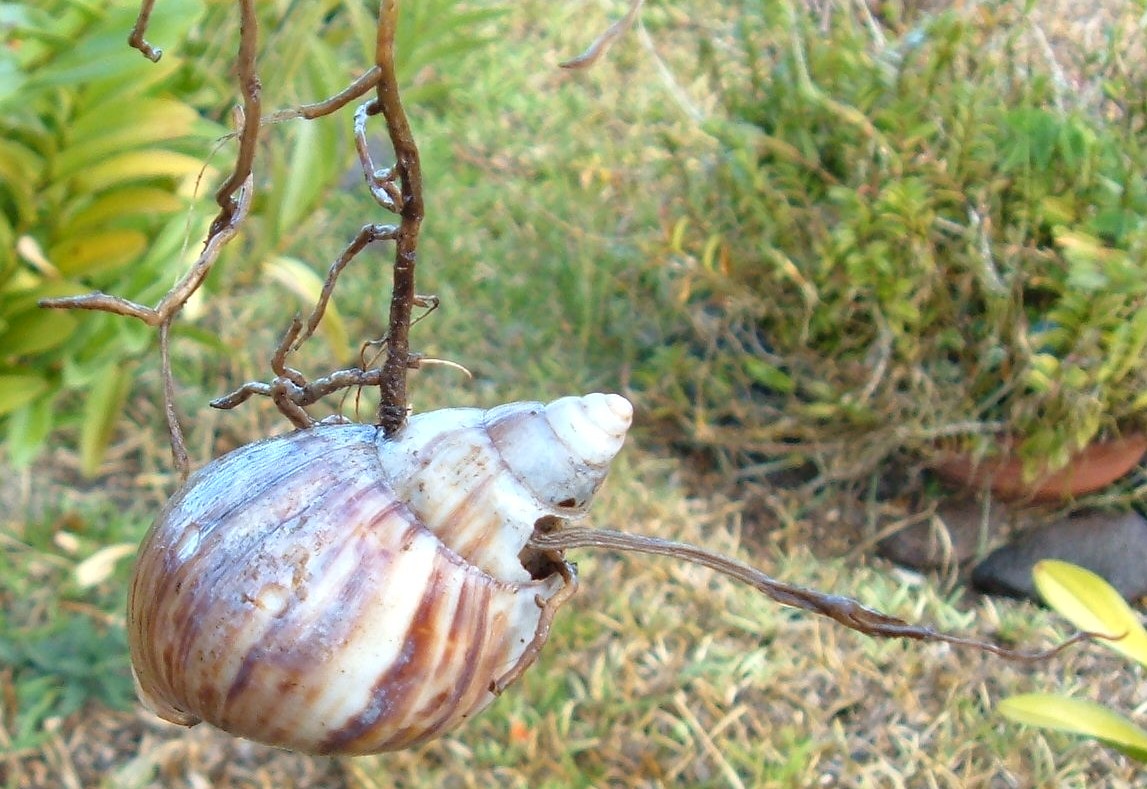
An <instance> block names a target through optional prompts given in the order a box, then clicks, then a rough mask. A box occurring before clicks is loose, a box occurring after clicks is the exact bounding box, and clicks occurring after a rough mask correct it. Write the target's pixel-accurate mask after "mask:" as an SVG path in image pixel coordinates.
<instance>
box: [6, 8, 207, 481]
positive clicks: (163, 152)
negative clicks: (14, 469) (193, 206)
mask: <svg viewBox="0 0 1147 789" xmlns="http://www.w3.org/2000/svg"><path fill="white" fill-rule="evenodd" d="M171 5H172V6H173V8H172V9H171V10H172V13H170V14H165V15H164V17H163V19H162V20H161V21H160V22H159V27H158V29H157V35H158V36H161V37H163V38H165V39H168V40H175V39H179V38H182V37H183V36H184V35H186V33H187V32H188V30H189V29H190V28H191V27H192V26H194V25H195V24H196V23H197V22H198V21H199V19H200V18H201V17H202V15H203V12H204V5H203V2H202V0H172V2H171ZM2 13H3V14H4V17H3V18H2V19H0V29H3V30H4V33H5V36H4V38H5V41H6V43H5V45H4V46H3V47H2V48H0V75H2V77H3V78H2V79H0V419H2V420H3V421H2V422H0V429H2V430H3V432H4V434H5V436H6V438H7V445H8V448H9V450H10V456H11V458H12V459H13V460H14V461H15V462H17V463H21V462H26V461H28V460H29V459H30V458H31V457H32V456H33V455H34V454H35V452H36V451H37V450H38V448H39V447H40V446H41V445H42V443H43V442H44V440H45V438H46V437H47V435H48V434H49V432H50V431H51V430H52V429H53V427H54V426H56V425H55V423H56V421H57V420H58V419H59V418H60V417H59V415H58V412H59V410H60V402H61V395H62V394H63V393H64V392H66V391H84V392H86V393H87V396H86V399H85V400H84V401H83V403H82V404H81V405H80V406H79V407H78V408H72V409H71V412H69V413H67V414H66V416H64V417H63V421H65V422H67V421H71V422H72V425H71V426H72V427H76V426H77V425H76V422H78V428H79V433H80V441H79V443H80V447H81V451H82V455H83V459H84V466H85V468H86V469H87V470H89V471H91V470H93V469H94V468H95V466H96V464H97V463H98V461H99V458H100V456H101V455H102V453H103V449H104V447H105V445H106V443H107V441H108V438H109V436H110V433H111V428H112V425H113V423H114V420H115V418H116V417H117V416H118V414H119V411H120V408H121V406H122V403H123V399H124V398H125V397H126V394H127V392H128V390H129V388H130V385H131V382H132V378H133V376H132V374H131V371H132V369H133V365H132V364H131V360H133V359H134V358H135V357H136V356H137V355H138V354H139V352H140V351H141V350H142V349H143V348H145V347H146V346H147V344H148V343H149V341H150V337H149V334H150V331H149V330H148V329H147V328H146V327H144V326H143V325H137V324H135V323H134V322H128V321H122V320H119V321H117V320H112V319H110V317H108V316H84V317H80V316H76V315H71V314H66V313H58V312H52V313H49V312H45V311H43V310H40V309H39V308H38V307H37V302H38V300H39V299H41V298H45V297H54V296H66V295H73V294H76V293H82V292H85V291H89V290H92V289H105V290H113V291H116V292H119V293H122V294H124V295H125V296H127V297H129V298H132V299H136V300H140V301H145V302H146V301H150V300H155V299H156V298H158V296H159V295H162V294H163V292H164V291H165V290H166V288H167V286H168V285H169V284H170V282H171V281H172V279H173V273H172V262H173V261H175V260H177V259H179V257H180V254H179V250H180V246H181V244H182V242H183V239H184V238H185V236H186V233H187V227H186V224H187V220H186V211H185V209H186V208H187V205H188V198H189V196H190V195H191V194H192V193H193V192H194V190H195V187H196V184H197V182H198V179H199V178H200V177H201V175H202V174H203V168H204V164H203V161H204V154H205V152H206V151H207V150H209V147H210V144H211V141H212V140H213V139H214V138H215V137H217V136H218V135H219V133H220V128H219V127H218V126H216V125H215V124H212V123H210V122H208V121H206V120H204V119H203V118H202V117H201V116H200V113H199V112H198V111H197V110H196V109H195V108H194V107H193V106H191V105H190V104H188V103H186V102H185V101H183V100H181V99H179V98H178V96H179V95H180V94H181V93H185V92H186V91H187V89H188V87H189V82H190V81H192V80H193V78H194V75H193V74H190V73H189V70H188V68H187V65H186V62H185V61H181V60H180V58H179V57H178V56H172V57H165V58H164V59H163V61H161V62H160V63H159V64H152V63H150V62H148V61H146V60H144V58H142V57H140V56H139V54H138V53H136V52H133V51H131V50H128V49H127V47H126V45H125V42H126V31H129V30H130V29H131V26H132V23H133V21H134V13H133V11H132V9H131V8H130V7H129V6H125V5H123V4H120V3H111V2H106V1H104V2H96V3H79V2H73V1H72V0H53V2H48V3H46V4H45V3H32V4H30V5H28V4H11V3H10V4H5V6H4V7H3V10H2Z"/></svg>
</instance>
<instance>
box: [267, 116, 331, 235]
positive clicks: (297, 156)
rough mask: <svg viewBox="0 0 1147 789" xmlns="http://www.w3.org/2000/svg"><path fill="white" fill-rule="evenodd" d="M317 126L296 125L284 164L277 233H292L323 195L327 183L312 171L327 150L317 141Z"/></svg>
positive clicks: (310, 124)
mask: <svg viewBox="0 0 1147 789" xmlns="http://www.w3.org/2000/svg"><path fill="white" fill-rule="evenodd" d="M318 138H319V126H318V124H316V123H304V124H301V125H296V129H295V138H294V141H293V144H292V147H291V158H290V162H289V164H288V165H287V173H286V176H287V177H286V179H285V180H286V186H285V188H284V189H283V190H282V192H281V193H280V194H281V199H280V204H279V210H278V211H277V212H276V213H277V214H278V223H277V224H278V232H279V235H286V234H288V233H290V232H291V229H292V228H294V227H295V226H296V225H297V224H298V223H299V220H301V219H302V218H303V216H304V215H305V214H307V213H308V212H309V211H311V210H312V209H313V208H314V205H315V202H316V201H317V200H318V198H319V197H320V196H321V195H322V194H323V191H324V189H325V188H326V182H325V180H324V179H323V178H321V177H317V176H318V174H317V173H316V172H315V171H316V170H317V169H318V167H319V165H320V163H321V161H322V158H323V157H324V156H326V155H328V153H327V152H326V151H324V150H323V147H322V146H321V145H320V144H319V139H318Z"/></svg>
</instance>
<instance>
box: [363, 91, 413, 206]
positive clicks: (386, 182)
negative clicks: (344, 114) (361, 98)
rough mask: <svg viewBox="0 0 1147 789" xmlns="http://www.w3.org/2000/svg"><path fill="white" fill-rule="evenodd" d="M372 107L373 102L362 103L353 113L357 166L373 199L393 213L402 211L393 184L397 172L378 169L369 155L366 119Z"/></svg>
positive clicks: (396, 190)
mask: <svg viewBox="0 0 1147 789" xmlns="http://www.w3.org/2000/svg"><path fill="white" fill-rule="evenodd" d="M373 107H374V103H373V102H369V101H368V102H367V103H366V104H363V105H362V106H361V107H359V108H358V110H356V111H355V114H354V147H355V150H356V151H357V152H358V162H359V166H360V167H361V168H362V174H363V177H364V178H365V179H366V186H367V188H368V189H369V190H370V195H371V197H373V198H374V199H375V201H376V202H377V203H378V204H379V205H380V206H382V207H383V208H385V209H386V210H387V211H391V212H393V213H395V214H397V213H400V212H401V211H402V192H401V191H400V189H399V187H398V186H397V185H395V183H394V182H395V179H396V178H397V177H398V173H397V172H395V169H394V168H392V167H387V168H383V169H378V168H376V167H375V166H374V159H373V158H372V157H371V155H370V144H369V143H368V141H367V139H366V119H367V118H368V117H369V116H370V113H371V112H372V110H373Z"/></svg>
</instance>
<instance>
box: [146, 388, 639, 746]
mask: <svg viewBox="0 0 1147 789" xmlns="http://www.w3.org/2000/svg"><path fill="white" fill-rule="evenodd" d="M632 415H633V410H632V407H631V406H630V404H629V402H628V401H626V400H625V398H623V397H620V396H619V395H603V394H592V395H587V396H585V397H566V398H562V399H559V400H555V401H554V402H552V403H550V404H548V405H543V404H541V403H511V404H508V405H504V406H499V407H497V408H493V409H490V410H489V411H482V410H480V409H472V408H458V409H446V410H442V411H432V412H429V413H425V414H419V415H416V416H413V417H411V418H410V419H409V420H408V422H407V424H406V426H405V427H404V428H403V429H402V430H400V431H398V432H397V433H396V434H395V435H394V436H393V437H391V438H385V437H384V436H383V435H382V432H381V430H379V429H378V428H376V427H374V426H371V425H318V426H315V427H313V428H310V429H306V430H300V431H297V432H295V433H291V434H289V435H286V436H280V437H277V438H272V439H268V440H266V441H261V442H258V443H255V444H250V445H247V446H245V447H241V448H240V449H238V450H235V451H234V452H231V453H229V454H227V455H224V456H223V457H221V458H219V459H217V460H215V461H214V462H212V463H210V464H209V465H207V466H205V467H204V468H203V469H201V470H200V471H199V472H198V473H196V474H195V475H193V476H192V477H191V478H190V479H189V480H188V482H187V484H186V485H185V486H184V488H183V489H182V490H180V491H179V492H178V493H177V494H176V495H175V496H174V497H173V498H172V499H171V501H170V502H169V503H168V505H167V507H166V508H165V509H164V511H163V513H162V514H161V515H160V517H159V520H158V521H157V522H156V523H155V525H153V526H152V528H151V530H150V531H149V532H148V534H147V536H146V537H145V538H144V541H143V543H142V545H141V546H140V552H139V558H138V560H137V563H136V568H135V575H134V578H133V580H132V587H131V594H130V599H129V603H128V635H129V642H130V646H131V654H132V666H133V671H134V674H135V676H136V680H137V687H138V690H139V695H140V697H141V699H142V700H143V701H144V703H145V705H146V706H148V707H150V708H151V709H152V710H153V711H155V712H156V713H157V714H159V715H160V716H161V717H163V718H166V719H167V720H170V721H173V722H176V723H181V724H184V725H191V724H193V723H195V722H198V721H199V720H205V721H208V722H209V723H212V724H214V725H216V726H218V727H219V728H222V729H224V730H226V731H228V732H231V733H233V734H236V735H239V736H242V737H247V738H249V739H253V740H257V741H260V742H264V743H267V744H271V745H276V746H281V747H287V748H292V749H295V750H301V751H309V752H317V753H345V754H361V753H371V752H377V751H382V750H392V749H396V748H402V747H406V746H409V745H414V744H417V743H419V742H423V741H425V740H427V739H430V738H432V737H435V736H438V735H440V734H442V733H444V732H446V731H448V730H450V729H452V728H454V727H455V726H457V725H459V724H460V723H462V722H463V721H464V720H465V719H466V718H467V717H469V716H470V715H472V714H475V713H476V712H478V711H479V710H481V709H482V708H483V707H485V706H486V705H487V704H489V703H490V701H492V700H493V698H494V692H495V691H496V690H500V689H501V688H502V687H504V686H505V685H506V684H509V682H512V681H513V680H514V679H516V677H517V676H518V675H519V674H520V673H521V672H522V671H523V670H524V669H525V668H526V667H527V666H528V665H529V664H530V663H532V662H533V660H534V659H535V658H536V656H537V653H538V650H539V649H540V647H541V645H542V643H544V641H545V638H546V637H547V635H548V632H549V624H550V620H551V619H552V617H553V614H554V612H555V611H556V609H557V607H558V606H559V605H560V604H561V603H562V602H564V600H566V599H568V597H569V596H570V595H571V594H572V593H573V590H574V588H575V586H576V576H575V573H574V568H573V566H572V565H570V564H568V563H567V562H565V560H564V558H563V556H562V554H561V552H560V551H557V550H552V549H550V550H538V549H535V548H527V547H526V545H527V542H528V541H529V540H530V538H531V535H532V534H533V532H534V529H535V526H536V525H537V524H538V522H539V521H541V520H542V519H552V518H558V519H566V518H575V517H579V516H581V515H584V514H585V512H586V510H587V508H588V507H589V504H590V502H591V500H592V498H593V494H594V493H595V492H596V491H597V489H598V488H599V487H600V486H601V484H602V482H603V481H604V479H605V476H606V473H607V471H608V467H609V463H610V461H611V460H612V459H613V458H614V457H615V456H616V454H617V452H618V451H619V450H620V449H621V446H622V443H623V442H624V440H625V434H626V431H627V430H628V428H629V425H630V422H631V420H632Z"/></svg>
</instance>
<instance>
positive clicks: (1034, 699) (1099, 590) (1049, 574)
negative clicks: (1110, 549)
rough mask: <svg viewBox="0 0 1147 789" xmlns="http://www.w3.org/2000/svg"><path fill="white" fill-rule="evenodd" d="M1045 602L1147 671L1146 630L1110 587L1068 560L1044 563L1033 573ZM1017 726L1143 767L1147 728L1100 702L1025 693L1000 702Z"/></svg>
mask: <svg viewBox="0 0 1147 789" xmlns="http://www.w3.org/2000/svg"><path fill="white" fill-rule="evenodd" d="M1032 577H1033V578H1034V580H1035V585H1036V588H1037V589H1038V590H1039V593H1040V595H1041V596H1042V597H1043V599H1044V601H1045V602H1046V603H1047V604H1048V605H1049V606H1050V607H1051V608H1053V609H1054V610H1055V611H1057V612H1059V613H1060V614H1062V615H1063V616H1064V617H1065V618H1066V619H1067V620H1068V621H1070V622H1071V623H1072V624H1073V625H1075V626H1076V627H1078V628H1079V629H1080V630H1086V631H1089V632H1093V633H1098V634H1101V635H1107V636H1111V637H1112V638H1111V639H1110V640H1107V639H1104V640H1102V641H1100V643H1102V644H1104V645H1105V646H1107V647H1108V648H1110V649H1112V650H1114V651H1115V652H1118V653H1119V654H1121V655H1123V656H1124V657H1126V658H1128V659H1130V660H1132V661H1135V662H1137V663H1138V664H1139V665H1140V666H1143V667H1144V668H1147V630H1145V629H1144V627H1143V625H1142V624H1141V623H1140V621H1139V618H1138V616H1137V615H1136V614H1135V612H1134V611H1132V610H1131V607H1130V606H1128V605H1127V603H1126V602H1125V601H1124V600H1123V598H1122V597H1121V596H1120V595H1119V593H1118V592H1116V591H1115V590H1114V589H1113V588H1112V587H1111V586H1110V584H1108V583H1107V582H1106V581H1104V580H1103V579H1102V578H1100V577H1099V576H1098V575H1096V574H1094V573H1092V572H1090V571H1089V570H1085V569H1083V568H1082V567H1077V566H1075V565H1073V564H1068V563H1067V562H1060V561H1053V560H1047V561H1042V562H1039V563H1038V564H1036V566H1035V568H1034V570H1033V571H1032ZM999 711H1000V713H1001V714H1003V715H1004V716H1005V717H1007V718H1009V719H1011V720H1013V721H1016V722H1018V723H1025V724H1028V725H1031V726H1039V727H1042V728H1046V729H1055V730H1058V731H1066V732H1071V733H1073V734H1081V735H1084V736H1086V737H1092V738H1094V739H1096V740H1099V741H1100V742H1102V743H1104V744H1106V745H1109V746H1111V747H1112V748H1115V749H1116V750H1118V751H1120V752H1122V753H1124V754H1126V755H1127V756H1129V757H1131V758H1132V759H1135V760H1137V761H1140V762H1144V763H1147V729H1144V728H1142V727H1140V726H1137V725H1136V724H1135V723H1133V722H1132V721H1131V720H1129V719H1128V718H1126V717H1124V716H1122V715H1120V714H1118V713H1116V712H1114V711H1113V710H1110V709H1108V708H1107V707H1105V706H1103V705H1102V704H1097V703H1095V702H1092V701H1085V700H1082V699H1073V698H1070V697H1067V696H1061V695H1057V694H1053V693H1029V694H1024V695H1019V696H1012V697H1010V698H1007V699H1004V700H1003V701H1002V702H1000V706H999Z"/></svg>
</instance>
